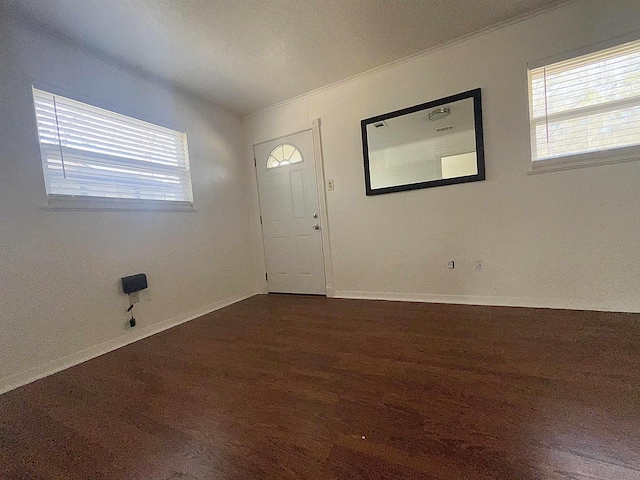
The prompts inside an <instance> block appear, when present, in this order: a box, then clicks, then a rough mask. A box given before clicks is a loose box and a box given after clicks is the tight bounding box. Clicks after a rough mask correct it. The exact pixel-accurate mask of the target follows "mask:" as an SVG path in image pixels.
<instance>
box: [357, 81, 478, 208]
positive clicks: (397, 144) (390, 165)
mask: <svg viewBox="0 0 640 480" xmlns="http://www.w3.org/2000/svg"><path fill="white" fill-rule="evenodd" d="M362 135H363V147H364V158H365V179H366V183H367V195H375V194H379V193H391V192H397V191H402V190H410V189H416V188H426V187H431V186H439V185H448V184H453V183H463V182H470V181H478V180H484V153H483V148H482V146H483V141H482V115H481V105H480V90H479V89H478V90H473V91H471V92H466V93H462V94H459V95H454V96H452V97H447V98H444V99H441V100H436V101H434V102H429V103H426V104H422V105H416V106H415V107H410V108H407V109H403V110H399V111H397V112H391V113H388V114H385V115H379V116H377V117H373V118H370V119H367V120H363V121H362Z"/></svg>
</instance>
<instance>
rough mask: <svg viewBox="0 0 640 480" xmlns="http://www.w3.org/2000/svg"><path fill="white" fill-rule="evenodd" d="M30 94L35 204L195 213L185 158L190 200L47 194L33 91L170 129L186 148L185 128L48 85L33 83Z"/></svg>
mask: <svg viewBox="0 0 640 480" xmlns="http://www.w3.org/2000/svg"><path fill="white" fill-rule="evenodd" d="M30 87H31V88H30V94H31V102H32V105H31V106H32V112H34V113H33V115H34V117H33V119H34V127H35V128H34V133H35V142H36V145H37V149H38V163H39V165H40V172H41V175H42V176H41V178H42V186H43V188H42V190H43V200H42V201H41V202H40V203H39V207H40V209H42V210H50V211H57V210H60V211H77V210H98V211H99V210H102V211H121V212H126V211H142V212H197V208H196V206H195V191H194V188H193V175H192V173H191V170H192V164H191V156H189V157H188V160H189V177H190V180H189V182H190V187H191V197H192V201H171V200H152V199H142V198H114V197H99V196H80V195H78V196H73V195H63V194H56V193H47V188H46V185H47V178H46V173H45V169H44V165H43V160H42V145H41V143H40V133H39V129H38V121H37V118H36V105H35V96H34V89H35V90H40V91H43V92H45V93H48V94H51V95H54V96H59V97H65V98H68V99H70V100H73V101H75V102H79V103H84V104H86V105H89V106H90V107H94V108H97V109H101V110H106V111H107V112H110V113H114V114H117V115H122V116H125V117H129V118H130V119H132V120H136V121H140V122H145V123H149V124H151V125H154V126H158V127H162V128H166V129H169V130H173V131H175V132H180V133H184V135H185V142H186V143H187V145H188V138H187V132H186V130H185V129H183V128H180V127H177V126H176V125H171V124H168V123H167V122H163V121H157V120H155V119H150V118H145V116H142V115H139V114H137V113H135V112H133V111H130V110H126V109H122V108H119V107H117V106H114V105H112V104H108V103H106V102H103V101H100V100H97V99H95V98H91V97H86V96H82V95H77V94H75V93H73V92H70V91H68V90H65V89H61V88H57V87H54V86H52V85H48V84H46V83H42V82H37V81H34V82H33V83H32V85H31V86H30ZM187 148H188V147H187Z"/></svg>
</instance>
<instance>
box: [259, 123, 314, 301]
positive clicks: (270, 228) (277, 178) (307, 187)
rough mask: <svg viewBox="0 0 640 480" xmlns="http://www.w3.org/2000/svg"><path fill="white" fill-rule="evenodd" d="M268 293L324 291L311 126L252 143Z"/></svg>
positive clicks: (311, 292)
mask: <svg viewBox="0 0 640 480" xmlns="http://www.w3.org/2000/svg"><path fill="white" fill-rule="evenodd" d="M253 151H254V155H255V159H256V171H257V175H258V189H259V193H260V212H261V214H262V235H263V238H264V249H265V255H266V260H267V283H268V285H269V291H270V292H280V293H307V294H319V295H325V294H326V287H325V276H324V258H323V254H322V235H321V232H320V229H321V228H322V225H321V224H320V211H319V210H318V187H317V183H316V164H315V158H314V150H313V135H312V132H311V130H308V131H305V132H301V133H296V134H294V135H290V136H288V137H285V138H280V139H278V140H273V141H270V142H266V143H261V144H259V145H255V146H254V147H253Z"/></svg>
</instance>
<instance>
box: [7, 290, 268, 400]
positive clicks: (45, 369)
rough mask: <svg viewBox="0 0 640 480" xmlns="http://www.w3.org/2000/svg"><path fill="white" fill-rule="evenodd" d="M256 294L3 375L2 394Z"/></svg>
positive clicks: (202, 309) (207, 306)
mask: <svg viewBox="0 0 640 480" xmlns="http://www.w3.org/2000/svg"><path fill="white" fill-rule="evenodd" d="M254 295H257V292H256V293H249V294H246V293H244V294H240V295H235V296H233V297H229V298H226V299H224V300H220V301H218V302H215V303H212V304H210V305H206V306H204V307H202V308H198V309H196V310H192V311H190V312H188V313H185V314H183V315H178V316H177V317H173V318H170V319H168V320H165V321H163V322H160V323H156V324H154V325H150V326H148V327H145V328H141V329H140V330H136V331H135V332H130V333H127V334H126V335H121V336H120V337H118V338H114V339H113V340H109V341H107V342H104V343H100V344H98V345H94V346H92V347H89V348H85V349H84V350H81V351H79V352H76V353H72V354H70V355H66V356H64V357H61V358H59V359H57V360H53V361H52V362H48V363H45V364H44V365H39V366H37V367H33V368H30V369H29V370H25V371H23V372H19V373H16V374H14V375H10V376H8V377H4V378H1V379H0V394H2V393H5V392H8V391H10V390H14V389H16V388H18V387H21V386H23V385H27V384H28V383H31V382H35V381H36V380H39V379H41V378H44V377H48V376H49V375H53V374H54V373H57V372H60V371H62V370H65V369H67V368H69V367H73V366H75V365H78V364H80V363H83V362H86V361H87V360H91V359H92V358H96V357H99V356H100V355H104V354H105V353H109V352H112V351H114V350H117V349H118V348H121V347H124V346H126V345H129V344H131V343H134V342H137V341H139V340H142V339H143V338H147V337H150V336H151V335H155V334H156V333H160V332H162V331H164V330H167V329H169V328H172V327H175V326H177V325H180V324H182V323H185V322H188V321H190V320H194V319H196V318H199V317H202V316H203V315H206V314H207V313H211V312H213V311H215V310H219V309H221V308H224V307H227V306H229V305H231V304H234V303H237V302H240V301H241V300H245V299H247V298H249V297H252V296H254Z"/></svg>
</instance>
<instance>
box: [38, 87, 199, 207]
mask: <svg viewBox="0 0 640 480" xmlns="http://www.w3.org/2000/svg"><path fill="white" fill-rule="evenodd" d="M33 98H34V103H35V110H36V120H37V125H38V137H39V140H40V151H41V155H42V167H43V169H44V178H45V183H46V189H47V194H48V195H49V196H50V198H51V197H54V198H63V196H64V197H74V198H78V197H80V198H82V197H85V198H86V197H98V198H101V199H129V200H160V201H169V202H181V203H185V204H191V203H192V202H193V193H192V190H191V176H190V171H189V154H188V150H187V135H186V134H185V133H184V132H177V131H174V130H170V129H168V128H164V127H160V126H158V125H154V124H151V123H147V122H143V121H141V120H138V119H135V118H131V117H128V116H125V115H121V114H118V113H114V112H111V111H108V110H104V109H102V108H97V107H94V106H91V105H88V104H86V103H81V102H77V101H75V100H71V99H69V98H65V97H61V96H59V95H53V94H51V93H48V92H44V91H42V90H38V89H35V88H34V89H33Z"/></svg>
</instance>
